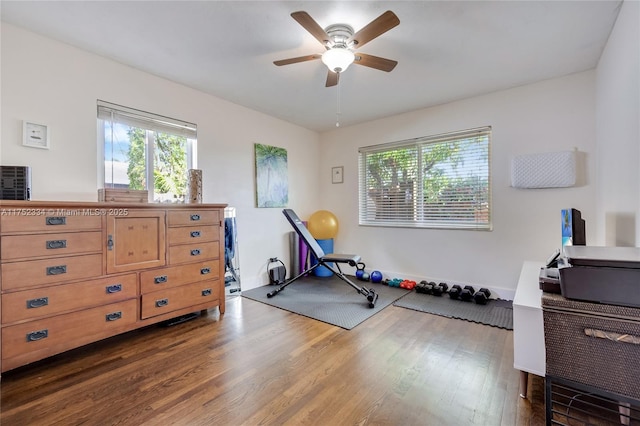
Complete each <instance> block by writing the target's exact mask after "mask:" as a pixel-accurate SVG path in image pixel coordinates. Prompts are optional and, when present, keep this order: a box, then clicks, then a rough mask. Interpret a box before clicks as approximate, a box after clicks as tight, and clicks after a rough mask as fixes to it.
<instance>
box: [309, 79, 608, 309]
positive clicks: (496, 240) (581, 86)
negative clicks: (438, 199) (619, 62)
mask: <svg viewBox="0 0 640 426" xmlns="http://www.w3.org/2000/svg"><path fill="white" fill-rule="evenodd" d="M417 90H419V89H417ZM425 96H428V93H425ZM343 113H344V114H348V111H343ZM486 125H490V126H492V128H493V134H492V141H491V162H492V164H491V173H492V179H491V183H492V191H493V203H492V214H493V231H491V232H484V231H455V230H430V229H402V228H377V227H363V226H358V200H357V198H358V182H357V165H358V162H357V160H358V157H357V150H358V147H360V146H367V145H374V144H379V143H384V142H393V141H399V140H404V139H410V138H415V137H419V136H428V135H435V134H440V133H445V132H450V131H455V130H464V129H470V128H475V127H480V126H486ZM321 143H322V167H321V175H322V180H321V188H322V208H323V209H327V210H331V211H333V212H334V213H335V214H336V216H337V217H338V219H339V221H340V231H339V234H338V236H337V237H336V241H335V251H336V252H337V251H340V252H344V253H352V252H355V253H359V254H361V255H362V257H363V261H364V262H365V263H366V264H367V268H368V269H369V270H371V269H378V270H381V271H383V272H385V273H388V274H389V275H390V276H391V277H394V276H399V277H407V278H419V279H424V278H428V279H435V280H444V281H447V282H449V283H456V282H460V283H469V284H472V285H477V286H485V287H490V288H493V289H498V290H499V291H500V289H503V290H504V291H502V294H503V295H504V296H506V297H508V296H512V293H511V292H510V291H512V290H514V289H515V286H516V283H517V280H518V274H519V272H520V268H521V265H522V262H523V261H524V260H527V259H530V260H545V259H546V258H547V257H548V255H550V254H551V252H552V251H553V250H555V249H556V248H559V246H560V244H561V236H560V223H561V222H560V210H561V209H562V208H567V207H574V208H577V209H579V210H581V211H582V213H583V216H584V217H585V218H586V221H587V239H588V240H593V238H594V235H595V234H594V231H593V229H592V228H591V226H590V225H591V222H590V219H592V218H593V217H594V215H595V211H596V206H595V185H594V178H595V167H594V153H595V150H596V146H595V143H596V139H595V72H594V71H588V72H583V73H579V74H575V75H570V76H567V77H563V78H558V79H553V80H548V81H544V82H540V83H537V84H530V85H527V86H522V87H518V88H514V89H510V90H505V91H501V92H496V93H492V94H488V95H484V96H478V97H474V98H471V99H466V100H462V101H458V102H453V103H450V104H446V105H442V106H437V107H434V108H428V109H424V110H420V111H415V112H410V113H406V114H402V115H398V116H394V117H387V118H384V119H381V120H377V121H373V122H369V123H365V124H362V125H358V126H352V127H349V128H344V129H337V130H334V131H332V132H330V133H326V134H322V136H321ZM574 148H577V149H578V150H579V152H580V155H579V157H580V158H581V164H582V165H583V166H584V170H583V174H582V176H581V178H580V185H578V186H576V187H573V188H563V189H540V190H519V189H514V188H511V187H510V186H509V185H510V160H511V158H512V157H513V156H514V155H518V154H525V153H543V152H553V151H562V150H571V149H574ZM340 165H341V166H344V184H331V180H330V170H331V167H333V166H340Z"/></svg>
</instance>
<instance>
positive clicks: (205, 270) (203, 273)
mask: <svg viewBox="0 0 640 426" xmlns="http://www.w3.org/2000/svg"><path fill="white" fill-rule="evenodd" d="M209 272H211V269H209V268H202V269H200V273H201V274H202V275H207V274H208V273H209Z"/></svg>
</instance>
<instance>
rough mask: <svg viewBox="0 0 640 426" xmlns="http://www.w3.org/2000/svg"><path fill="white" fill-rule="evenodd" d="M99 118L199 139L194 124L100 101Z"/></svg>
mask: <svg viewBox="0 0 640 426" xmlns="http://www.w3.org/2000/svg"><path fill="white" fill-rule="evenodd" d="M98 118H99V119H102V120H105V121H112V122H116V123H122V124H126V125H128V126H132V127H138V128H141V129H146V130H153V131H156V132H160V133H168V134H171V135H176V136H184V137H186V138H188V139H196V138H197V126H196V125H195V124H193V123H189V122H186V121H182V120H177V119H175V118H169V117H163V116H161V115H157V114H152V113H149V112H145V111H140V110H137V109H133V108H128V107H125V106H121V105H116V104H112V103H109V102H105V101H101V100H98Z"/></svg>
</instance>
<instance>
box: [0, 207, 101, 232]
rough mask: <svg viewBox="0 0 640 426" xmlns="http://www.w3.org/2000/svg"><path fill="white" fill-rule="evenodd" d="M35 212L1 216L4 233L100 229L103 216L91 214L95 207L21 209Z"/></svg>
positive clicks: (0, 222)
mask: <svg viewBox="0 0 640 426" xmlns="http://www.w3.org/2000/svg"><path fill="white" fill-rule="evenodd" d="M19 210H25V211H26V212H33V214H29V213H24V214H19V212H18V211H17V210H16V213H15V214H10V215H5V216H1V217H0V229H2V233H3V234H9V233H14V232H49V231H50V232H68V231H87V230H92V229H95V230H99V229H101V227H102V216H100V215H91V214H90V213H94V212H95V209H85V210H83V209H77V210H65V209H60V210H58V209H19ZM89 210H91V211H90V212H89Z"/></svg>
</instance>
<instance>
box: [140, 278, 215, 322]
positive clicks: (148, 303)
mask: <svg viewBox="0 0 640 426" xmlns="http://www.w3.org/2000/svg"><path fill="white" fill-rule="evenodd" d="M219 285H220V280H215V281H213V280H209V281H203V282H199V283H194V284H187V285H183V286H179V287H172V288H169V289H166V290H161V291H156V292H154V293H149V294H143V295H142V310H141V318H142V319H146V318H151V317H154V316H157V315H161V314H166V313H167V312H171V311H176V310H178V309H182V308H187V307H189V306H192V305H198V304H200V303H207V302H215V301H217V300H218V297H219V287H218V286H219Z"/></svg>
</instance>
